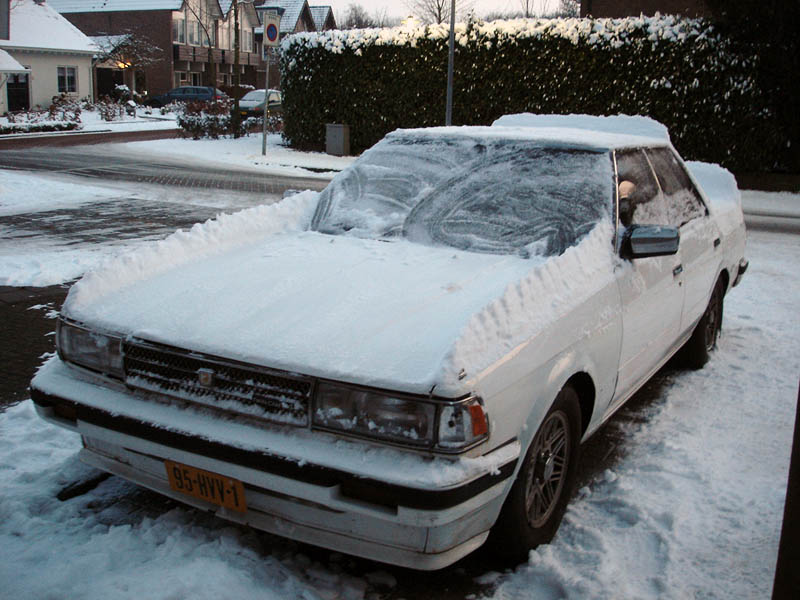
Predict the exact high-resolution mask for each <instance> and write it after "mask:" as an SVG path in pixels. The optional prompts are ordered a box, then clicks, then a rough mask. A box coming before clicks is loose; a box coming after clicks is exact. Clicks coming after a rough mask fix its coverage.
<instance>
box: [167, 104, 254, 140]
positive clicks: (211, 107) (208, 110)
mask: <svg viewBox="0 0 800 600" xmlns="http://www.w3.org/2000/svg"><path fill="white" fill-rule="evenodd" d="M254 121H257V119H244V120H241V121H240V122H239V129H238V135H239V136H243V135H247V133H248V131H249V130H251V129H252V128H253V126H254ZM177 122H178V126H179V127H180V128H181V129H183V137H191V138H192V139H194V140H199V139H200V138H204V137H210V138H212V139H218V138H219V137H220V136H223V137H224V136H227V135H234V133H235V132H234V131H233V119H231V102H230V101H229V100H215V101H213V102H187V103H186V104H185V105H184V106H183V109H182V110H181V112H180V113H179V114H178V120H177Z"/></svg>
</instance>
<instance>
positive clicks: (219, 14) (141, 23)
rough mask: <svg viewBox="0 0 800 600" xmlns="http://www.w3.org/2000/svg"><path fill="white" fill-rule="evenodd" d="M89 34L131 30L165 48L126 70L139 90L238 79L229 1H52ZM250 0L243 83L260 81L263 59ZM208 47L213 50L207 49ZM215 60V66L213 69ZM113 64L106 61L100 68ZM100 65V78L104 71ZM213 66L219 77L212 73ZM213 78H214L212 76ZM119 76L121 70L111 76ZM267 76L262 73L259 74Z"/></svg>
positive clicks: (243, 7) (245, 9) (243, 12)
mask: <svg viewBox="0 0 800 600" xmlns="http://www.w3.org/2000/svg"><path fill="white" fill-rule="evenodd" d="M49 2H50V4H51V6H53V7H54V8H56V9H57V10H58V11H59V12H60V13H61V14H62V15H63V16H64V17H65V18H67V19H68V20H69V21H70V22H72V23H73V24H74V25H75V26H76V27H77V28H78V29H80V30H81V31H83V32H84V33H85V34H87V35H89V36H120V35H124V34H129V35H133V36H139V37H141V38H145V39H146V40H147V41H148V42H149V43H151V44H152V45H154V46H157V47H158V48H161V49H162V51H163V58H162V60H160V61H158V62H157V63H155V64H152V65H147V66H144V67H142V68H140V69H135V73H130V72H128V73H125V74H124V78H125V83H126V84H128V85H129V87H132V88H135V89H136V90H137V91H140V92H142V91H147V92H148V93H149V94H150V95H153V94H160V93H163V92H166V91H168V90H170V89H171V88H173V87H176V86H179V85H216V86H217V87H218V86H223V85H230V84H231V83H233V80H234V62H235V61H234V50H233V46H234V31H233V29H234V16H233V8H232V2H231V0H220V1H218V0H103V1H100V0H49ZM259 24H260V23H259V20H258V15H257V14H256V11H255V9H254V8H253V5H252V3H249V2H240V3H239V27H240V52H239V68H240V76H241V83H242V84H249V85H253V86H256V85H258V83H259V82H258V79H259V71H261V72H263V70H264V69H263V62H262V61H261V53H260V48H259V44H258V42H257V39H256V35H255V29H256V27H258V25H259ZM209 50H210V52H209ZM211 63H213V65H214V66H213V68H211V66H210V65H211ZM103 68H109V69H112V70H113V69H114V67H113V65H103V66H101V67H100V69H103ZM100 69H98V74H97V77H98V81H101V80H105V79H106V77H105V76H106V74H104V73H102V72H100ZM212 71H215V77H214V76H212ZM212 78H213V79H215V81H211V79H212ZM112 79H113V80H117V79H119V74H115V75H114V76H113V77H112ZM261 79H262V80H263V75H262V76H261ZM98 91H99V92H100V93H101V94H102V90H98Z"/></svg>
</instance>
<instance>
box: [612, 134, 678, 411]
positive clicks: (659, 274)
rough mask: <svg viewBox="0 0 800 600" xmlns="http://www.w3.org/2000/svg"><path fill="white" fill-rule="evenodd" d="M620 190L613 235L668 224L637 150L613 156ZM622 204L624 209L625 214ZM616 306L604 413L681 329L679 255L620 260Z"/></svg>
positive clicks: (648, 371) (652, 366)
mask: <svg viewBox="0 0 800 600" xmlns="http://www.w3.org/2000/svg"><path fill="white" fill-rule="evenodd" d="M615 159H616V166H617V186H618V190H622V191H621V196H620V210H619V215H618V218H619V222H618V231H620V232H621V233H622V232H623V231H624V229H625V228H627V227H630V226H631V225H664V226H668V225H670V223H669V214H668V211H667V207H666V202H665V198H664V195H663V194H662V193H661V189H660V188H659V185H658V181H657V180H656V178H655V174H654V173H653V169H652V166H651V164H650V161H649V160H648V159H647V156H646V155H645V153H644V151H643V150H642V149H641V148H636V149H631V150H622V151H619V150H618V151H617V152H616V153H615ZM625 204H628V205H629V210H625V209H624V206H625ZM616 275H617V283H618V285H619V290H620V298H621V306H622V345H621V350H620V360H619V372H618V377H617V386H616V391H615V394H614V401H613V402H612V404H611V405H610V410H614V409H615V408H616V407H617V406H618V405H619V404H620V403H622V402H624V401H625V400H626V399H627V398H628V396H629V395H630V394H631V393H632V392H633V391H634V390H635V389H636V388H637V387H638V386H639V384H640V383H641V382H643V381H644V380H645V379H647V378H648V377H650V376H651V375H652V374H653V373H654V372H655V370H656V369H658V367H659V366H660V365H661V364H662V363H663V362H664V360H665V359H666V357H667V356H668V354H669V353H670V351H671V349H672V347H673V345H674V343H675V340H676V339H677V337H678V335H679V332H680V326H681V313H682V310H683V300H684V298H683V297H684V289H683V279H684V275H683V271H682V265H681V262H680V255H679V254H676V255H670V256H653V257H649V258H637V259H622V261H621V263H620V266H619V267H618V268H617V270H616Z"/></svg>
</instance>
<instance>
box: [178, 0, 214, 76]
mask: <svg viewBox="0 0 800 600" xmlns="http://www.w3.org/2000/svg"><path fill="white" fill-rule="evenodd" d="M216 4H217V3H216V2H214V3H213V4H212V3H210V2H209V1H208V0H189V1H188V2H184V3H183V5H184V6H185V7H186V12H187V13H188V14H190V15H192V17H194V19H195V21H196V22H197V23H198V26H199V28H200V37H202V38H203V39H202V43H203V45H204V46H206V47H207V48H208V71H206V84H208V85H210V86H212V87H217V63H215V62H214V46H216V45H217V20H218V18H219V17H220V16H221V15H218V14H216V13H215V12H214V11H213V10H212V6H214V5H216Z"/></svg>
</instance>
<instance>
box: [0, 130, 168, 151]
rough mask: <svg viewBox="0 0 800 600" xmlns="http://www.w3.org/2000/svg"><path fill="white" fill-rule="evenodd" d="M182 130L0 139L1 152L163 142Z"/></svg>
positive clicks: (60, 133)
mask: <svg viewBox="0 0 800 600" xmlns="http://www.w3.org/2000/svg"><path fill="white" fill-rule="evenodd" d="M180 133H181V130H180V129H177V128H175V129H145V130H143V131H110V132H105V131H103V132H100V131H98V132H80V133H63V132H59V133H58V134H53V135H38V136H36V137H31V138H29V137H20V136H15V137H13V138H4V139H0V150H9V149H14V148H35V147H39V146H78V145H82V144H109V143H115V142H143V141H147V140H163V139H169V138H177V137H179V136H180Z"/></svg>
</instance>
